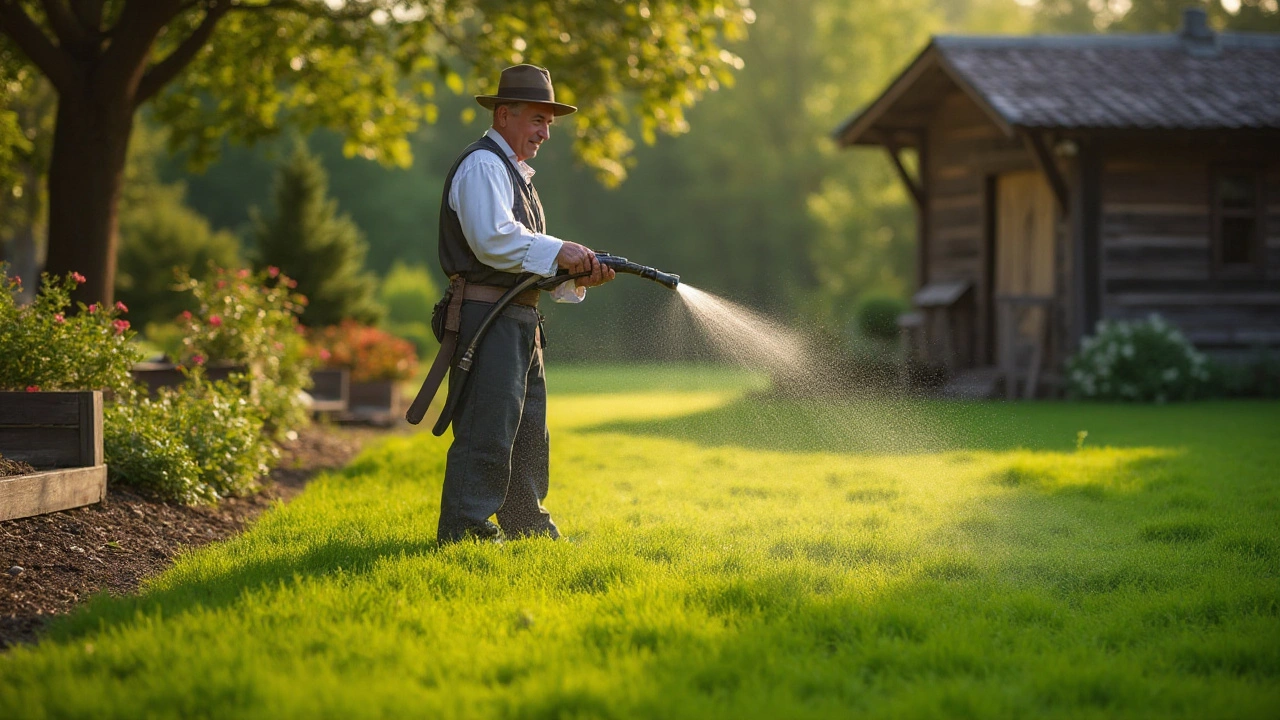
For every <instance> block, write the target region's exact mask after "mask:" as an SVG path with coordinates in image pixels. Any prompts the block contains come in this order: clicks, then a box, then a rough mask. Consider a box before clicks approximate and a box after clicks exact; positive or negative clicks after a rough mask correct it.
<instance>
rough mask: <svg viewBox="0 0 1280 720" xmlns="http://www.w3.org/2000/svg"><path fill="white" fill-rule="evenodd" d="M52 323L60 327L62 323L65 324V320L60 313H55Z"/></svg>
mask: <svg viewBox="0 0 1280 720" xmlns="http://www.w3.org/2000/svg"><path fill="white" fill-rule="evenodd" d="M53 321H54V322H56V323H58V324H59V325H61V324H62V323H64V322H66V321H67V319H66V318H64V317H62V313H57V314H56V315H54V316H53Z"/></svg>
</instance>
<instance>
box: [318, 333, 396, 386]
mask: <svg viewBox="0 0 1280 720" xmlns="http://www.w3.org/2000/svg"><path fill="white" fill-rule="evenodd" d="M310 352H311V355H312V356H313V357H315V358H316V359H317V360H318V361H319V362H320V363H321V364H323V365H324V366H326V367H334V368H347V369H349V370H350V371H351V379H352V380H353V381H355V382H369V381H372V380H408V379H409V378H411V377H413V376H414V375H415V374H416V373H417V372H418V356H417V354H416V353H415V352H414V350H413V345H412V344H411V343H409V341H407V340H404V339H401V338H398V337H396V336H394V335H392V334H391V333H389V332H387V331H386V330H381V329H379V328H375V327H369V326H367V325H361V324H359V323H357V322H355V321H353V320H346V321H344V322H343V323H342V324H340V325H332V326H329V327H326V328H320V329H318V330H313V331H312V332H311V351H310Z"/></svg>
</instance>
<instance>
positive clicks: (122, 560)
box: [0, 425, 387, 650]
mask: <svg viewBox="0 0 1280 720" xmlns="http://www.w3.org/2000/svg"><path fill="white" fill-rule="evenodd" d="M386 432H387V431H385V430H381V431H379V430H374V429H369V428H354V427H333V426H319V425H317V426H313V427H310V428H308V429H306V430H303V431H302V432H301V433H300V434H299V437H298V439H297V440H295V441H292V442H290V443H288V444H287V445H286V446H285V447H283V448H281V456H280V462H279V464H278V465H277V467H276V469H274V470H272V471H271V474H270V476H269V478H267V479H266V480H265V481H264V482H263V486H262V488H261V490H260V491H259V492H258V493H256V494H254V495H250V496H247V497H240V498H227V499H225V500H223V501H222V502H221V503H219V504H218V505H217V506H214V507H203V506H202V507H186V506H182V505H173V504H169V503H166V502H161V501H158V500H154V499H151V498H148V497H147V496H145V495H143V494H141V493H139V492H138V491H136V490H133V489H131V488H128V487H123V486H117V485H109V486H108V488H107V497H106V499H105V500H103V501H102V502H101V503H98V504H96V505H88V506H85V507H81V508H75V509H73V510H65V511H63V512H56V513H50V514H47V515H39V516H36V517H29V518H20V519H17V520H8V521H4V522H0V650H3V649H5V648H8V647H10V646H12V645H14V644H17V643H23V642H32V641H34V640H35V639H36V638H37V637H38V635H39V633H40V631H41V629H42V628H43V627H44V626H45V625H46V623H48V621H49V620H51V619H52V618H53V617H55V616H58V615H62V614H65V613H67V612H70V611H71V610H73V609H75V607H76V606H77V605H79V604H80V603H81V602H83V601H84V600H87V599H88V598H89V596H91V595H93V594H95V593H98V592H102V591H107V592H109V593H112V594H114V595H126V594H129V593H132V592H134V591H136V590H137V588H138V585H139V583H141V582H142V581H143V580H144V579H146V578H148V577H150V576H152V575H155V574H157V573H159V572H161V571H162V570H164V569H166V568H168V567H169V565H170V564H171V563H172V562H173V560H174V558H175V557H176V556H177V555H178V554H179V553H180V552H182V551H184V550H187V549H190V548H196V547H200V546H201V545H206V544H208V543H211V542H214V541H217V540H224V539H226V538H229V537H232V536H233V535H235V534H237V533H239V532H240V531H242V530H244V529H245V527H246V526H247V525H248V524H249V523H251V522H252V521H253V520H254V519H255V518H257V517H258V516H259V515H261V514H262V513H263V512H264V511H265V510H267V509H268V508H270V507H271V506H272V505H273V504H274V503H275V502H276V501H277V500H279V501H284V502H287V501H288V500H290V499H292V498H293V497H294V496H296V495H297V494H298V493H299V492H301V491H302V489H303V488H304V487H305V486H306V484H307V481H309V480H310V479H311V478H312V477H313V476H315V475H316V474H317V473H319V472H321V471H324V470H329V469H336V468H340V467H342V466H344V465H346V464H347V463H348V462H350V461H351V459H352V458H353V457H354V456H355V455H356V453H358V452H359V451H360V448H361V447H362V446H363V445H364V443H365V442H366V441H368V440H369V439H371V438H374V437H377V436H380V435H385V434H386Z"/></svg>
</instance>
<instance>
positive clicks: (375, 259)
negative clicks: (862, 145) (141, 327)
mask: <svg viewBox="0 0 1280 720" xmlns="http://www.w3.org/2000/svg"><path fill="white" fill-rule="evenodd" d="M1186 4H1187V3H1186V2H1185V0H1144V2H1128V1H1126V0H1038V1H1037V0H861V1H860V2H858V3H849V2H843V1H842V0H755V2H753V3H752V11H753V13H754V15H755V22H754V24H753V25H752V26H751V30H750V35H749V36H748V37H747V38H746V39H745V40H742V41H739V42H736V43H731V44H730V45H728V47H727V49H729V50H731V51H732V53H733V54H734V55H736V56H737V57H740V58H741V65H742V68H741V69H740V70H739V71H738V72H736V73H735V74H734V76H732V78H729V77H725V78H724V79H725V80H730V79H731V80H732V86H727V87H721V88H720V89H719V91H718V92H712V93H709V94H708V95H707V96H706V97H705V98H704V99H703V100H702V101H701V102H700V104H698V105H697V106H695V107H693V108H692V109H690V110H688V111H686V114H685V115H684V117H683V118H681V122H687V124H688V129H689V131H688V132H687V133H684V134H679V135H677V136H675V137H669V138H662V139H661V140H658V141H656V142H653V143H652V144H644V145H640V146H637V147H635V149H634V150H632V151H631V152H630V153H629V154H626V157H624V158H623V159H622V160H621V161H620V162H619V165H618V166H617V167H616V168H615V166H613V165H610V164H609V163H607V162H603V161H602V160H601V159H600V158H599V157H596V158H595V159H594V160H592V159H591V158H589V157H588V158H586V159H584V157H583V154H582V152H581V151H580V150H579V152H578V153H577V154H575V153H574V151H573V148H572V146H573V145H574V142H573V141H572V139H573V138H574V136H575V134H576V133H575V130H577V129H578V127H577V125H576V124H575V118H568V119H567V120H568V122H565V123H563V125H558V126H556V127H555V128H553V140H552V142H551V143H550V144H549V145H547V146H545V147H544V149H543V151H542V152H541V153H540V154H539V157H538V159H537V160H536V161H535V163H534V165H535V167H536V168H537V170H538V176H537V178H536V183H537V185H538V188H539V192H540V193H541V195H542V197H543V200H544V204H545V205H546V207H547V212H548V219H549V225H550V229H551V232H552V233H553V234H556V235H558V236H561V237H564V238H566V239H572V240H575V241H578V242H582V243H584V244H587V245H590V246H592V247H596V248H599V249H603V250H608V251H611V252H614V253H618V254H624V255H627V256H628V257H631V258H632V259H634V260H638V261H641V262H644V263H646V264H651V265H655V266H657V267H660V268H662V269H666V270H670V271H672V272H677V273H680V274H681V275H683V276H684V278H685V281H686V282H689V283H691V284H693V285H696V286H698V287H701V288H703V289H707V290H710V291H712V292H716V293H719V294H722V295H725V296H727V297H729V298H731V299H734V300H736V301H739V302H742V303H744V304H747V305H749V306H752V307H754V308H757V309H760V310H762V311H765V312H768V313H771V314H774V315H777V316H780V317H782V318H785V319H787V320H791V321H801V322H804V323H806V324H809V325H812V326H816V327H820V328H822V329H824V330H826V331H827V332H829V333H831V334H832V335H835V336H848V335H849V334H850V333H851V332H852V330H851V328H852V322H853V310H854V308H855V306H856V305H857V304H858V303H859V302H861V301H864V300H866V299H867V298H868V297H872V296H881V295H890V296H897V297H900V298H902V297H905V296H906V295H907V294H908V292H909V290H910V279H911V278H912V277H913V267H912V263H913V249H912V243H913V225H912V223H913V211H912V209H911V207H910V205H909V203H908V199H907V196H906V194H905V191H904V189H903V188H902V187H901V186H900V183H899V182H898V180H897V178H896V175H895V174H894V173H893V171H892V169H891V167H890V165H889V163H888V161H887V159H886V157H885V156H884V155H883V153H879V152H875V151H863V150H858V151H848V152H837V151H836V150H835V148H834V145H833V143H832V142H831V141H830V140H829V133H830V132H831V130H832V129H833V128H835V127H836V126H837V125H838V124H839V123H840V122H841V121H843V120H844V119H845V118H847V117H848V116H849V115H850V114H851V113H853V112H854V111H856V110H857V109H858V108H860V107H862V106H863V105H864V104H865V103H867V102H869V101H870V100H871V99H873V98H874V97H875V95H876V93H878V92H879V91H880V90H881V89H883V87H884V86H885V85H886V84H887V83H888V82H889V81H890V80H891V79H892V77H893V76H894V74H895V73H897V72H898V71H900V69H901V68H902V67H904V66H905V64H906V63H907V62H908V61H909V60H910V59H911V58H912V57H914V55H915V53H917V52H918V51H919V50H920V49H921V48H922V47H923V46H924V44H925V42H926V41H927V38H928V37H929V35H931V34H934V33H1030V32H1096V31H1170V30H1173V29H1175V28H1176V27H1177V26H1178V25H1179V23H1180V21H1181V11H1182V8H1183V7H1184V5H1186ZM1207 6H1208V9H1209V11H1210V17H1211V21H1212V22H1213V23H1214V24H1215V25H1217V26H1218V27H1231V28H1235V29H1247V30H1276V29H1280V14H1278V13H1277V9H1276V3H1275V0H1210V2H1209V3H1208V4H1207ZM537 50H538V48H537V47H531V48H529V49H528V51H527V55H528V56H527V57H523V58H522V59H525V60H528V61H532V62H546V63H548V64H550V65H552V70H553V73H554V76H555V78H556V80H557V90H558V91H561V92H563V91H562V90H561V88H562V87H563V88H564V91H569V92H572V88H571V86H570V83H569V82H568V81H567V80H566V79H565V75H564V74H561V73H559V72H557V70H558V68H557V67H556V66H555V64H554V62H552V61H550V60H544V59H542V58H541V57H539V53H538V52H537ZM725 59H726V62H728V63H729V64H730V65H731V66H732V65H735V64H737V61H736V58H734V57H733V55H728V56H726V58H725ZM570 77H571V76H570ZM726 84H727V83H726ZM472 90H474V88H472V87H468V88H466V89H465V92H463V93H461V94H458V95H454V94H449V93H442V94H440V95H438V96H437V97H436V98H435V100H434V101H433V103H434V107H435V112H438V121H437V122H435V123H434V124H430V125H425V126H423V127H422V128H421V129H419V130H417V131H416V132H414V133H412V134H410V135H409V136H408V137H407V143H408V145H407V147H406V148H405V149H406V150H408V151H409V152H411V154H412V156H413V158H414V162H413V164H412V165H411V166H409V167H405V168H388V167H386V166H383V165H379V164H376V163H372V162H369V161H368V160H366V159H365V158H363V157H361V153H359V152H353V150H356V149H358V148H353V147H352V145H351V143H350V140H349V139H348V138H345V137H344V136H342V135H339V134H337V133H334V132H329V131H323V130H319V131H312V132H309V133H306V134H305V135H299V134H297V133H294V134H292V135H291V134H289V133H288V132H286V133H282V134H279V135H278V136H276V137H274V138H267V139H265V140H264V141H262V142H259V143H257V144H256V145H254V146H252V147H247V148H246V147H244V146H242V145H236V144H232V143H230V142H227V141H223V142H222V145H221V147H220V148H219V149H220V151H221V152H220V154H219V157H220V159H219V160H218V162H217V163H215V164H213V165H211V166H210V167H209V168H208V169H207V170H206V171H204V172H203V173H194V172H191V171H190V170H189V167H190V165H191V161H192V160H193V159H194V160H197V161H199V160H202V159H204V158H205V157H206V156H210V155H212V154H213V153H211V152H209V149H208V148H204V149H202V150H201V151H200V152H196V153H194V154H192V153H191V152H187V153H179V154H177V155H172V156H170V155H168V154H167V153H166V152H165V151H163V150H162V149H160V148H159V147H155V148H152V149H151V150H145V149H144V152H143V153H142V154H143V155H148V156H149V158H150V162H151V163H152V164H153V166H154V167H155V168H156V174H155V178H154V182H153V185H154V186H155V187H157V188H161V187H173V186H174V185H175V184H181V186H182V187H184V188H185V194H184V195H183V196H182V197H181V198H180V203H179V204H181V205H182V206H183V207H186V208H189V210H190V211H194V212H195V213H198V216H202V217H203V218H207V222H208V232H209V234H210V241H209V242H210V243H211V244H212V245H218V244H219V243H221V244H223V245H225V244H226V238H227V233H230V234H232V235H234V236H235V237H237V238H239V242H240V244H241V245H242V246H244V251H245V253H247V254H252V253H253V252H256V251H255V250H254V244H255V240H254V238H255V231H254V229H253V228H254V223H253V221H252V217H253V212H254V210H253V209H254V208H255V207H256V208H258V209H259V210H258V212H266V213H268V214H269V213H273V212H278V211H279V210H278V209H273V208H272V205H273V200H272V197H273V190H272V187H273V182H275V180H274V178H275V176H276V173H277V171H278V168H279V166H280V165H281V164H283V163H285V162H286V161H287V160H288V159H289V157H290V155H291V154H292V152H293V149H294V147H295V145H296V144H297V143H298V142H299V140H300V139H301V140H302V142H304V143H305V145H306V146H307V147H309V148H310V150H311V151H312V152H314V153H315V154H316V155H318V156H319V158H320V160H321V163H322V164H323V167H324V168H325V170H327V174H328V178H329V186H328V188H329V193H330V194H331V195H332V197H333V198H335V199H336V201H337V208H338V210H339V211H340V213H341V214H344V215H346V216H349V218H350V222H351V223H352V224H353V226H354V227H356V228H358V229H359V235H360V238H361V239H362V242H363V243H367V255H366V256H365V263H366V265H367V267H368V269H369V270H371V271H372V272H373V273H375V274H377V275H379V276H383V275H385V274H386V273H388V272H389V271H390V270H391V268H392V267H393V265H395V264H396V263H402V264H404V263H407V264H409V265H419V266H422V267H425V268H427V269H428V271H429V272H430V273H432V274H433V275H434V274H436V273H438V269H437V267H436V260H435V237H436V226H437V221H438V211H439V201H440V193H441V185H442V182H443V178H444V175H445V173H446V171H447V169H448V167H449V165H450V164H451V162H452V160H453V159H454V157H455V155H456V153H457V152H458V151H459V150H460V149H461V148H462V147H464V146H465V145H466V144H467V143H468V142H469V141H470V140H472V139H473V138H474V137H476V136H478V135H479V134H480V133H481V132H482V131H483V129H484V127H485V126H486V124H487V122H486V120H487V118H486V117H485V116H484V114H483V113H482V112H480V113H477V111H478V110H479V108H478V107H477V106H476V105H475V103H474V101H473V100H471V99H470V95H471V92H472ZM165 119H166V118H165V117H164V116H163V113H161V114H158V115H153V116H152V117H151V118H150V120H149V123H150V124H152V125H156V126H158V127H161V128H163V127H164V125H165ZM625 129H626V130H628V131H629V133H630V134H631V135H634V136H638V137H644V138H646V139H648V140H653V139H654V133H653V130H654V128H653V127H652V124H651V123H646V122H645V121H644V120H643V119H638V120H637V119H633V120H632V121H630V123H629V124H628V125H626V126H625ZM674 129H676V130H679V129H681V128H680V127H678V126H677V127H675V128H674ZM186 131H187V132H189V131H190V129H189V128H188V129H187V130H186ZM602 168H611V169H614V170H616V172H615V173H613V174H610V173H609V172H608V171H607V170H602ZM623 173H625V174H626V176H627V177H626V180H625V182H622V183H621V184H620V185H619V186H616V187H613V185H614V184H615V183H614V182H613V181H617V180H619V179H621V176H622V174H623ZM602 177H603V178H604V179H606V180H607V181H609V182H606V183H601V182H600V179H601V178H602ZM155 192H161V191H160V190H156V191H155ZM167 192H169V193H170V199H171V200H172V198H173V194H174V191H173V190H168V191H167ZM136 195H137V193H133V195H126V210H125V211H122V212H125V213H126V214H128V213H133V212H134V210H129V209H127V208H128V207H136V208H138V212H141V213H143V214H144V215H145V214H146V213H147V212H152V211H154V212H160V209H159V208H161V207H163V206H164V204H163V203H156V202H148V201H136V202H134V204H133V205H132V206H131V205H130V201H129V200H128V198H129V197H133V196H136ZM9 201H10V198H8V197H7V196H6V198H5V200H3V202H9ZM170 204H172V203H170ZM126 225H127V223H126V224H125V225H122V243H123V251H122V252H126V253H127V252H129V248H130V246H131V245H135V244H137V240H136V233H135V234H134V236H131V235H130V232H131V231H130V230H129V229H128V227H126ZM259 225H261V223H260V222H259ZM256 235H257V236H261V233H260V232H259V233H256ZM7 236H12V235H11V234H10V235H7ZM295 275H296V272H295ZM439 281H440V278H438V277H436V283H437V287H439ZM672 302H673V299H672V298H671V297H669V296H668V295H667V294H666V293H664V292H662V291H661V290H660V289H658V288H656V287H655V286H650V285H648V284H647V283H638V282H636V281H634V280H628V279H623V280H621V281H619V282H617V283H614V284H613V285H610V286H607V287H605V288H601V289H598V290H594V291H592V292H591V300H590V301H589V302H588V303H586V304H584V305H582V306H577V307H552V308H550V309H548V310H547V314H548V316H549V319H550V328H549V335H550V337H551V347H552V352H553V354H555V355H556V356H558V357H561V358H565V357H570V358H586V357H591V358H597V359H601V358H634V357H641V356H646V355H650V356H652V355H666V354H670V353H671V352H673V348H671V347H670V345H671V341H669V340H668V339H667V336H668V333H667V332H665V331H664V328H665V326H667V325H668V324H669V323H670V322H672V321H671V317H672V315H671V309H670V308H668V307H666V306H667V305H670V304H671V303H672ZM677 342H678V340H677ZM677 350H678V349H677Z"/></svg>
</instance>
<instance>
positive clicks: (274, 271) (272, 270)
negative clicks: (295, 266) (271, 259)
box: [267, 265, 280, 277]
mask: <svg viewBox="0 0 1280 720" xmlns="http://www.w3.org/2000/svg"><path fill="white" fill-rule="evenodd" d="M267 274H268V275H270V276H271V277H276V276H277V275H279V274H280V268H278V267H276V266H275V265H269V266H267Z"/></svg>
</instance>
